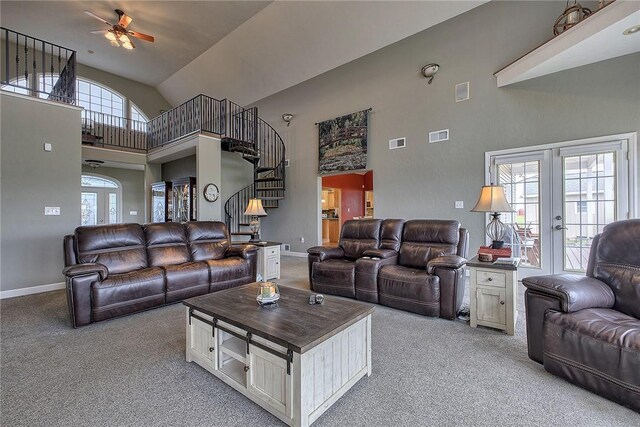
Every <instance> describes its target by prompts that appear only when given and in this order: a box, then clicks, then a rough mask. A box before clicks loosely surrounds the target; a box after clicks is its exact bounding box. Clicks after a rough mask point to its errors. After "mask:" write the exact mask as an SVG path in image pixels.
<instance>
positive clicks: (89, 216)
mask: <svg viewBox="0 0 640 427" xmlns="http://www.w3.org/2000/svg"><path fill="white" fill-rule="evenodd" d="M80 208H81V213H80V218H81V223H82V225H96V224H97V223H98V216H97V214H98V193H85V192H83V193H82V197H81V200H80Z"/></svg>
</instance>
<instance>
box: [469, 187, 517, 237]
mask: <svg viewBox="0 0 640 427" xmlns="http://www.w3.org/2000/svg"><path fill="white" fill-rule="evenodd" d="M471 212H491V216H492V217H493V219H492V220H491V222H489V224H487V227H486V229H485V231H486V233H487V236H489V238H490V239H491V241H492V243H491V248H492V249H500V248H501V247H502V246H503V245H504V242H503V241H502V238H503V237H504V233H505V225H504V224H503V223H502V222H501V221H500V212H513V208H512V207H511V206H510V205H509V202H508V201H507V197H506V196H505V194H504V187H502V186H501V185H493V183H491V185H484V186H483V187H482V191H481V192H480V198H479V199H478V203H476V205H475V206H474V207H473V209H471Z"/></svg>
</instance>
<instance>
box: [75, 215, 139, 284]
mask: <svg viewBox="0 0 640 427" xmlns="http://www.w3.org/2000/svg"><path fill="white" fill-rule="evenodd" d="M75 241H76V245H77V253H78V262H79V263H81V264H82V263H88V262H99V263H100V264H104V265H105V266H106V267H107V269H108V270H109V273H110V274H117V273H126V272H129V271H134V270H139V269H141V268H145V267H147V248H146V246H145V238H144V232H143V231H142V227H141V226H140V224H110V225H97V226H96V225H94V226H84V227H78V228H76V231H75Z"/></svg>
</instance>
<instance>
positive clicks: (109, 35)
mask: <svg viewBox="0 0 640 427" xmlns="http://www.w3.org/2000/svg"><path fill="white" fill-rule="evenodd" d="M104 36H105V37H106V38H107V39H108V40H109V41H112V42H114V41H116V35H115V34H113V32H112V31H107V32H106V33H105V34H104Z"/></svg>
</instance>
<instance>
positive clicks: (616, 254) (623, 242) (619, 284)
mask: <svg viewBox="0 0 640 427" xmlns="http://www.w3.org/2000/svg"><path fill="white" fill-rule="evenodd" d="M592 250H593V249H592ZM593 276H594V277H595V278H596V279H598V280H601V281H603V282H605V283H606V284H607V285H609V287H611V289H612V290H613V293H614V294H615V296H616V302H615V304H614V306H613V308H614V309H615V310H618V311H620V312H622V313H625V314H627V315H629V316H633V317H635V318H640V219H630V220H624V221H617V222H614V223H611V224H609V225H607V226H605V227H604V230H603V231H602V233H601V234H600V237H599V239H597V249H596V253H595V259H594V269H593Z"/></svg>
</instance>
